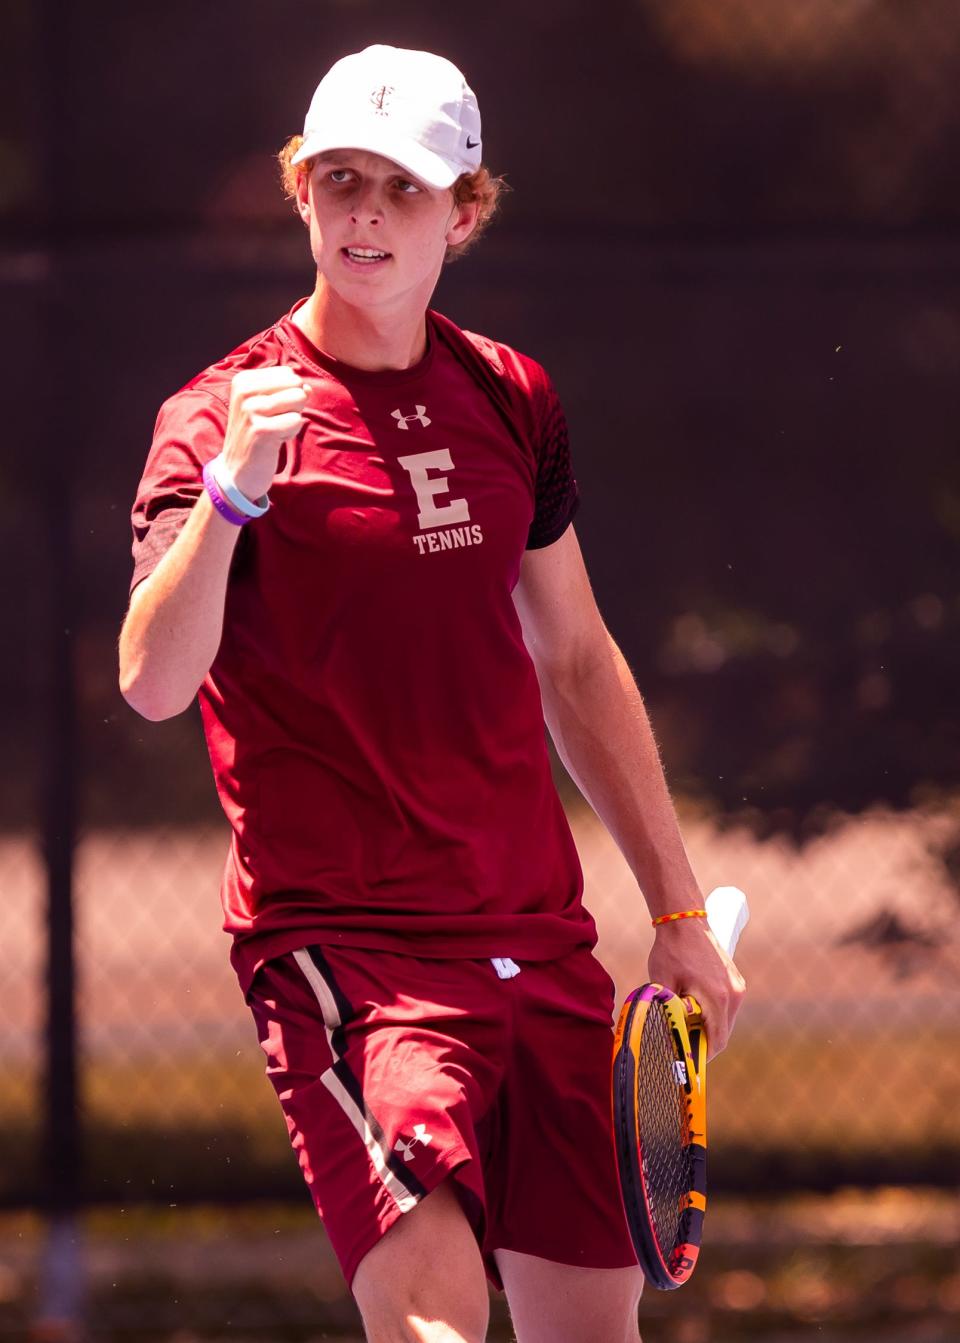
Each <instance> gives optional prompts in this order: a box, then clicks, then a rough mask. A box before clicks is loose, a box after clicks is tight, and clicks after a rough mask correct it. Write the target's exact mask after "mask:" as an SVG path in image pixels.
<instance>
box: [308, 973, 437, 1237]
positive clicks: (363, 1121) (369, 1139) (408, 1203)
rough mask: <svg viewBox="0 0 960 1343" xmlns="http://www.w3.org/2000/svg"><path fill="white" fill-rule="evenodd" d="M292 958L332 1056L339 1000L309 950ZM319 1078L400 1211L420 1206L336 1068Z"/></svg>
mask: <svg viewBox="0 0 960 1343" xmlns="http://www.w3.org/2000/svg"><path fill="white" fill-rule="evenodd" d="M293 959H294V960H295V961H296V963H297V965H299V967H300V969H301V970H302V971H303V975H304V978H305V979H306V981H307V983H308V984H309V985H310V987H311V988H312V989H313V992H314V996H315V997H316V1000H317V1002H318V1003H319V1004H320V1011H321V1013H322V1015H323V1024H324V1027H325V1028H326V1032H327V1044H328V1045H330V1055H331V1057H333V1045H332V1036H333V1032H334V1031H335V1030H336V1028H337V1027H338V1026H340V1025H342V1022H341V1020H340V1013H339V1011H338V1009H337V1003H336V999H335V998H334V996H333V994H332V993H331V991H330V986H329V984H328V983H327V981H326V980H325V979H324V977H323V975H322V974H321V973H320V971H319V970H318V969H317V967H316V966H315V965H314V963H313V958H312V957H311V955H310V953H309V951H307V949H306V947H302V948H301V949H300V950H299V951H295V952H294V953H293ZM320 1081H321V1082H322V1083H323V1085H324V1086H325V1087H326V1088H327V1090H328V1091H329V1092H330V1095H331V1096H332V1097H333V1098H334V1100H335V1101H336V1102H337V1104H338V1105H339V1106H340V1109H341V1110H342V1111H343V1113H344V1114H345V1115H346V1116H347V1118H348V1119H349V1120H350V1123H351V1124H352V1125H353V1127H354V1128H355V1129H356V1131H357V1133H359V1135H360V1139H361V1141H362V1142H363V1145H364V1147H365V1148H366V1149H367V1156H368V1157H369V1158H370V1162H371V1165H372V1166H373V1169H374V1170H375V1171H376V1172H377V1175H378V1176H379V1177H380V1182H381V1184H382V1185H383V1187H384V1188H385V1189H386V1191H387V1193H388V1194H389V1195H390V1196H391V1198H392V1199H393V1201H394V1203H396V1205H397V1207H398V1208H399V1209H400V1211H401V1212H410V1210H411V1209H412V1208H415V1207H416V1206H417V1202H418V1200H417V1198H416V1196H415V1195H414V1194H411V1193H410V1191H409V1189H407V1187H406V1186H405V1185H404V1184H402V1183H401V1181H400V1180H398V1179H397V1177H396V1176H395V1175H394V1173H393V1171H392V1170H391V1169H390V1167H389V1166H388V1165H387V1157H388V1155H389V1148H386V1147H385V1145H383V1144H381V1143H379V1142H377V1140H376V1138H375V1137H374V1136H373V1133H372V1131H371V1129H370V1125H369V1123H368V1122H367V1116H366V1114H365V1113H364V1111H363V1110H361V1109H360V1107H359V1106H358V1105H357V1103H356V1101H355V1100H354V1099H353V1097H352V1096H351V1095H350V1093H349V1091H347V1089H346V1087H345V1086H344V1085H343V1083H342V1082H341V1081H340V1079H339V1077H338V1076H337V1075H336V1073H335V1072H334V1070H333V1068H328V1069H327V1071H326V1072H325V1073H324V1074H323V1075H322V1076H321V1078H320Z"/></svg>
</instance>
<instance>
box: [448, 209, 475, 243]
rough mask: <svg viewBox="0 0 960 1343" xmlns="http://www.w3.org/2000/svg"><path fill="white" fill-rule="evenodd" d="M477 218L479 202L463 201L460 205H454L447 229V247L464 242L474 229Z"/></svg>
mask: <svg viewBox="0 0 960 1343" xmlns="http://www.w3.org/2000/svg"><path fill="white" fill-rule="evenodd" d="M479 216H480V202H479V201H464V202H463V204H462V205H455V206H454V207H453V213H452V215H451V216H450V224H449V226H448V228H447V246H448V247H456V245H457V243H461V242H465V241H466V240H467V238H469V237H470V234H471V233H472V232H473V230H474V229H475V228H476V226H477V219H478V218H479Z"/></svg>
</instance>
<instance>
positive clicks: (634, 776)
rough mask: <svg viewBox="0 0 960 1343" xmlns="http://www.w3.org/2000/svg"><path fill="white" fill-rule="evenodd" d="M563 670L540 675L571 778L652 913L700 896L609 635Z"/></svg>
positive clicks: (640, 708)
mask: <svg viewBox="0 0 960 1343" xmlns="http://www.w3.org/2000/svg"><path fill="white" fill-rule="evenodd" d="M606 642H607V646H606V647H601V648H599V649H598V651H597V653H596V655H595V656H594V657H593V658H592V659H591V660H590V662H589V663H588V664H586V665H585V666H583V667H582V668H581V669H580V670H579V671H577V672H575V673H571V674H569V675H568V676H567V677H566V678H559V677H554V678H551V677H548V676H545V675H542V676H541V678H540V688H541V695H542V699H543V707H544V716H545V719H546V723H547V726H548V728H549V729H550V735H551V736H552V738H553V741H554V744H555V746H556V748H557V752H558V754H559V755H560V758H561V760H562V761H563V763H564V765H565V766H566V769H567V771H568V773H569V774H570V776H571V778H572V779H573V780H574V782H575V783H576V784H577V787H578V788H579V789H580V791H581V792H582V793H583V795H584V797H585V798H586V799H587V801H588V802H589V803H590V805H591V806H592V807H593V809H594V811H595V812H596V813H597V815H598V816H599V817H600V819H601V820H602V821H603V823H604V825H605V826H606V827H607V829H608V830H609V831H610V834H611V835H612V836H613V838H614V840H615V841H616V843H617V845H618V847H619V848H620V850H621V852H622V853H623V855H624V857H625V858H626V860H627V862H628V863H629V864H630V867H631V870H632V871H633V873H634V875H635V877H636V879H637V882H638V884H639V886H640V889H641V890H642V891H643V894H644V897H645V899H646V901H647V905H648V908H649V910H650V913H651V915H652V916H653V917H656V916H657V915H658V914H667V913H671V912H673V911H675V910H678V909H690V908H693V907H696V906H698V905H699V904H700V901H701V896H700V891H699V888H698V885H697V882H696V879H695V878H694V875H693V872H692V870H691V868H690V863H689V860H688V858H687V855H686V851H685V849H684V846H683V840H682V838H681V835H680V828H679V825H678V824H677V817H676V812H675V811H674V807H673V803H672V801H671V799H670V794H669V791H668V789H667V784H666V780H665V778H664V774H663V767H662V765H661V763H660V755H659V752H658V750H657V745H656V741H655V740H654V736H653V730H652V728H651V726H650V720H649V718H648V717H647V712H646V709H645V708H644V704H643V700H642V698H641V696H640V692H639V690H638V689H637V686H636V682H635V681H634V678H633V675H632V673H631V671H630V669H629V667H628V666H627V664H626V661H625V660H624V658H623V655H622V654H621V652H620V650H619V649H618V648H617V646H616V644H615V643H614V641H613V640H612V639H611V638H610V637H609V635H608V636H607V641H606Z"/></svg>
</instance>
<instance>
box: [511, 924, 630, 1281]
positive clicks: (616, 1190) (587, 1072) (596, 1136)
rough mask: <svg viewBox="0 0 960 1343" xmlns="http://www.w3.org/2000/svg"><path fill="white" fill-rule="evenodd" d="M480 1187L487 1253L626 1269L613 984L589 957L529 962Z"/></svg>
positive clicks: (519, 984)
mask: <svg viewBox="0 0 960 1343" xmlns="http://www.w3.org/2000/svg"><path fill="white" fill-rule="evenodd" d="M511 983H512V984H513V985H514V986H515V988H516V990H517V998H516V1026H515V1038H514V1041H513V1043H512V1049H511V1058H510V1064H509V1070H508V1075H507V1081H506V1084H505V1088H504V1098H503V1101H502V1112H503V1116H504V1118H503V1122H502V1123H501V1126H500V1142H499V1144H498V1146H497V1148H496V1150H495V1152H494V1155H493V1159H492V1163H491V1168H490V1171H489V1175H488V1182H487V1203H488V1210H489V1216H490V1223H491V1227H490V1240H489V1245H490V1248H491V1249H493V1250H497V1249H502V1250H513V1251H517V1252H519V1253H521V1254H524V1255H532V1256H535V1257H536V1258H538V1259H542V1260H549V1261H552V1262H553V1263H556V1264H568V1265H572V1266H576V1267H578V1268H582V1269H632V1268H634V1267H635V1266H636V1262H637V1260H636V1255H635V1253H634V1250H633V1245H632V1243H631V1241H630V1236H629V1232H628V1230H627V1225H626V1218H625V1216H624V1212H623V1205H622V1202H621V1199H620V1186H619V1180H618V1176H617V1167H616V1153H615V1148H614V1141H613V1125H612V1115H611V1101H610V1070H611V1058H612V1051H613V1003H614V990H613V983H612V980H611V979H610V977H609V975H608V974H607V973H606V971H605V970H604V969H603V967H602V966H601V965H600V964H599V962H598V961H597V960H596V959H595V958H594V957H593V956H592V955H591V954H590V953H589V952H588V951H586V950H583V951H579V952H575V953H573V954H572V955H570V956H566V957H564V958H563V959H562V960H560V961H556V962H550V963H544V964H530V963H526V964H524V966H523V968H522V970H521V973H520V974H519V975H518V976H517V978H516V979H514V980H512V981H511Z"/></svg>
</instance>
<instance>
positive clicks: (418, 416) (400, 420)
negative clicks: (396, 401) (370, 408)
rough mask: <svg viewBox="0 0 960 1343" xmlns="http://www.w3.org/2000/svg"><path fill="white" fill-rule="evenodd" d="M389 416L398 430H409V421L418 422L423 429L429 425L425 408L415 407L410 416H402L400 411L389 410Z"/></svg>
mask: <svg viewBox="0 0 960 1343" xmlns="http://www.w3.org/2000/svg"><path fill="white" fill-rule="evenodd" d="M390 414H391V415H392V416H393V418H394V419H395V420H396V422H397V428H398V429H409V428H410V421H411V420H419V422H420V423H421V424H422V425H423V427H424V429H426V427H427V425H428V424H429V423H430V421H429V420H428V419H427V408H426V406H417V407H416V409H415V410H414V413H413V414H412V415H404V414H403V412H402V411H400V410H391V412H390Z"/></svg>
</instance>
